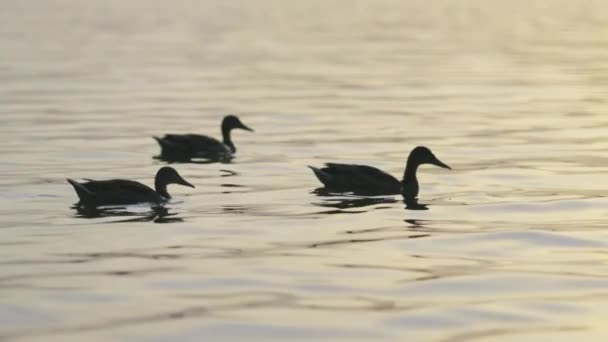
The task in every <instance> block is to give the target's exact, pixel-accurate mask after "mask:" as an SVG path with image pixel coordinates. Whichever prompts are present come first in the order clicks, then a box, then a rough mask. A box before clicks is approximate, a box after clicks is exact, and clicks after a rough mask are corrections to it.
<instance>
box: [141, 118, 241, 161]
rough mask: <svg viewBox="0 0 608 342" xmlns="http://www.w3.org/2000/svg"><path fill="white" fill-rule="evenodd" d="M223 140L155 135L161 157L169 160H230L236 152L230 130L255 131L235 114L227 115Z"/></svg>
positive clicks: (223, 125)
mask: <svg viewBox="0 0 608 342" xmlns="http://www.w3.org/2000/svg"><path fill="white" fill-rule="evenodd" d="M221 128H222V141H219V140H217V139H215V138H212V137H209V136H206V135H200V134H166V135H165V136H164V137H162V138H160V137H153V138H154V139H156V141H157V142H158V144H159V145H160V148H161V152H160V155H159V156H158V158H159V159H161V160H165V161H169V162H188V161H191V160H192V159H193V158H200V159H207V160H212V161H228V160H230V159H232V156H233V155H234V154H235V153H236V146H235V145H234V142H232V138H231V136H230V132H231V131H232V130H233V129H237V128H238V129H243V130H246V131H250V132H253V129H251V128H249V127H247V126H246V125H245V124H243V123H242V122H241V120H240V119H239V118H238V117H237V116H235V115H226V116H225V117H224V119H223V120H222V125H221Z"/></svg>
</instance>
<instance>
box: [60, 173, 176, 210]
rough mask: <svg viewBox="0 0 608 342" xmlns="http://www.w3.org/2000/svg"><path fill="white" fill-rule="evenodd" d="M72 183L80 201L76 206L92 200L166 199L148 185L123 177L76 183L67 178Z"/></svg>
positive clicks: (98, 203)
mask: <svg viewBox="0 0 608 342" xmlns="http://www.w3.org/2000/svg"><path fill="white" fill-rule="evenodd" d="M68 182H69V183H70V184H72V186H73V187H74V190H76V194H78V198H79V199H80V201H79V202H78V203H76V205H75V206H76V207H80V206H83V205H86V204H87V203H88V202H90V201H93V202H94V203H95V206H104V205H129V204H138V203H152V204H157V205H160V204H162V203H164V202H166V201H167V199H166V198H164V197H162V196H161V195H159V194H158V193H157V192H156V191H154V190H153V189H152V188H150V187H149V186H147V185H145V184H142V183H140V182H136V181H132V180H125V179H109V180H88V181H86V182H83V183H78V182H76V181H74V180H72V179H68Z"/></svg>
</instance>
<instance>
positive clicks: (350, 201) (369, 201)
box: [312, 188, 397, 212]
mask: <svg viewBox="0 0 608 342" xmlns="http://www.w3.org/2000/svg"><path fill="white" fill-rule="evenodd" d="M312 193H314V194H316V195H317V196H319V197H323V200H324V201H323V202H321V203H313V204H314V205H317V206H320V207H325V208H336V209H351V208H363V207H368V206H372V205H376V204H390V203H396V202H397V199H395V198H394V197H364V196H361V194H359V193H357V195H354V194H352V195H351V194H342V193H341V194H336V193H332V192H330V191H328V190H327V189H326V188H318V189H315V190H314V191H313V192H312ZM381 208H386V207H379V208H377V209H381ZM338 212H340V211H338Z"/></svg>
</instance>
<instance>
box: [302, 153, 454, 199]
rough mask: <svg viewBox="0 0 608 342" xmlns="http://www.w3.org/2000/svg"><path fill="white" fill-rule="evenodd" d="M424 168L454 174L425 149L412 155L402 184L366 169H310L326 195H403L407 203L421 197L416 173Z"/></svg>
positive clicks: (346, 166)
mask: <svg viewBox="0 0 608 342" xmlns="http://www.w3.org/2000/svg"><path fill="white" fill-rule="evenodd" d="M423 164H431V165H435V166H439V167H441V168H445V169H450V170H451V167H449V166H448V165H447V164H445V163H443V162H442V161H440V160H439V159H438V158H437V157H435V155H434V154H433V152H431V150H430V149H429V148H428V147H425V146H417V147H415V148H414V149H413V150H412V151H411V152H410V154H409V156H408V158H407V163H406V166H405V172H404V173H403V179H402V180H401V181H399V180H398V179H397V178H395V177H393V176H392V175H390V174H388V173H386V172H384V171H382V170H379V169H377V168H375V167H372V166H367V165H356V164H339V163H326V164H325V166H326V167H323V168H316V167H314V166H309V168H310V169H311V170H312V171H313V172H314V174H315V176H316V177H317V178H318V179H319V181H320V182H321V183H323V185H324V189H323V188H322V189H323V190H324V191H326V192H331V193H345V192H352V193H355V194H362V195H374V196H376V195H398V194H402V195H403V197H404V198H405V199H406V200H414V199H416V198H417V197H418V192H419V189H420V187H419V185H418V179H417V177H416V172H417V171H418V167H419V166H420V165H423Z"/></svg>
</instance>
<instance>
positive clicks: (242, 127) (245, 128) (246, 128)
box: [239, 122, 254, 132]
mask: <svg viewBox="0 0 608 342" xmlns="http://www.w3.org/2000/svg"><path fill="white" fill-rule="evenodd" d="M239 128H240V129H244V130H246V131H249V132H254V130H253V129H251V128H249V127H247V126H245V125H244V124H243V123H242V122H241V127H239Z"/></svg>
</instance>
